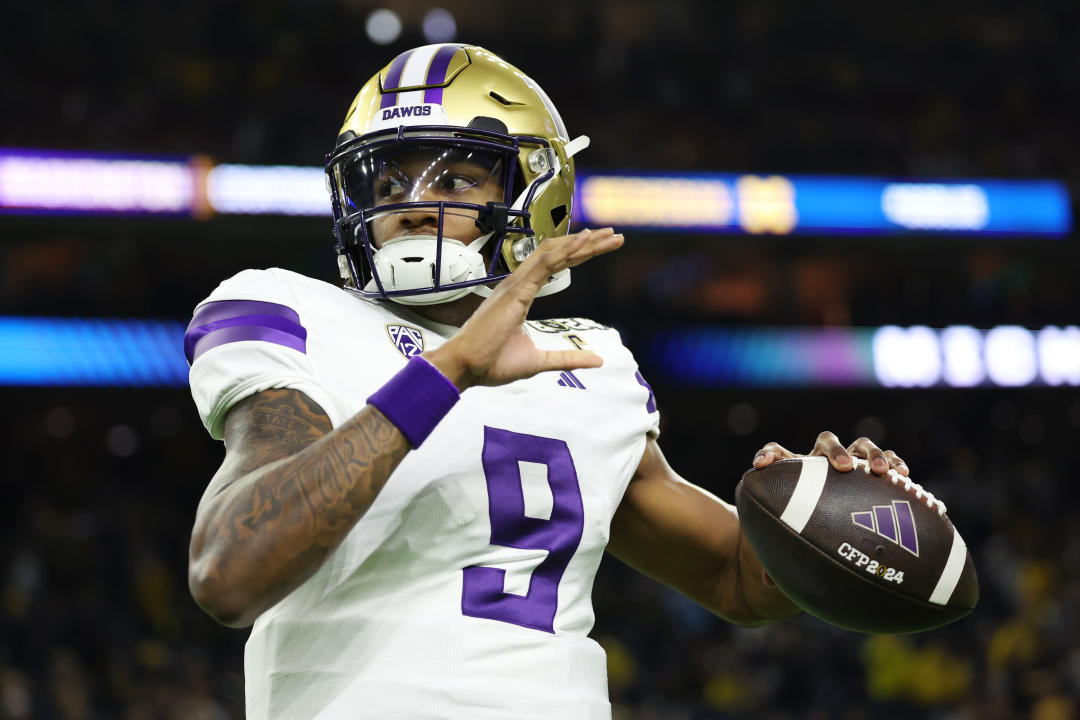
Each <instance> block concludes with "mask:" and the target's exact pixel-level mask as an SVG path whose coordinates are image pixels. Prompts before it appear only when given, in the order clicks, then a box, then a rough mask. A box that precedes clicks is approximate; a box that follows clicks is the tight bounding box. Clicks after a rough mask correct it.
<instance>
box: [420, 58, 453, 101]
mask: <svg viewBox="0 0 1080 720" xmlns="http://www.w3.org/2000/svg"><path fill="white" fill-rule="evenodd" d="M460 48H461V46H460V45H443V46H442V47H441V48H439V50H438V52H436V53H435V57H433V58H432V59H431V66H430V67H429V68H428V72H427V78H426V79H425V80H424V84H425V85H442V84H443V83H444V82H446V69H447V68H448V67H450V61H451V60H452V59H453V57H454V55H456V54H457V51H458V50H459V49H460ZM442 91H443V89H442V88H441V87H436V88H428V89H427V90H425V91H424V102H426V103H436V104H438V105H441V104H442Z"/></svg>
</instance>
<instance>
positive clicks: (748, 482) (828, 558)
mask: <svg viewBox="0 0 1080 720" xmlns="http://www.w3.org/2000/svg"><path fill="white" fill-rule="evenodd" d="M735 504H736V506H737V507H738V509H739V522H740V523H741V524H742V527H743V531H744V532H745V533H746V537H747V538H749V540H750V544H751V545H753V547H754V550H755V551H756V552H757V554H758V557H759V558H760V559H761V562H762V564H764V566H765V569H766V571H767V572H768V573H769V575H770V576H771V577H772V579H773V580H774V581H775V582H776V584H777V585H778V586H779V587H780V589H781V590H783V591H784V593H785V594H786V595H787V596H788V597H790V598H791V599H792V600H793V601H794V602H795V603H797V604H798V605H799V606H800V607H801V608H802V609H803V610H805V611H807V612H809V613H811V614H812V615H815V616H817V617H819V618H821V619H822V620H825V621H826V622H829V623H832V624H833V625H838V626H840V627H844V628H848V629H851V630H857V631H859V632H866V633H908V632H918V631H920V630H929V629H931V628H935V627H940V626H941V625H945V624H947V623H951V622H953V621H954V620H958V619H960V618H962V617H964V616H965V615H967V614H968V613H970V612H971V611H972V609H973V608H974V607H975V603H976V602H977V601H978V599H979V581H978V578H977V577H976V575H975V564H974V562H973V561H972V559H971V553H970V552H968V549H967V545H966V544H965V543H964V541H963V539H962V538H961V537H960V533H958V532H957V531H956V528H955V527H953V524H952V522H951V521H950V520H949V518H948V516H947V515H946V514H945V505H944V504H943V503H942V502H941V501H940V500H936V499H934V497H933V495H931V494H929V493H927V492H926V491H925V490H924V489H923V488H922V487H920V486H919V485H917V484H915V483H914V482H912V481H911V480H910V479H908V478H905V477H904V476H903V475H900V474H899V473H897V472H895V471H890V472H889V474H888V475H887V476H881V475H875V474H873V473H872V472H870V470H869V465H868V464H867V462H866V461H865V460H861V459H856V460H855V468H854V469H853V470H851V471H850V472H840V471H839V470H836V469H835V468H833V467H832V466H831V465H830V464H829V461H828V460H827V459H826V458H824V457H804V458H795V459H791V460H779V461H777V462H774V463H773V464H772V465H769V466H768V467H765V468H762V469H760V470H749V471H747V473H746V474H745V475H743V477H742V481H741V482H740V483H739V485H738V487H736V488H735Z"/></svg>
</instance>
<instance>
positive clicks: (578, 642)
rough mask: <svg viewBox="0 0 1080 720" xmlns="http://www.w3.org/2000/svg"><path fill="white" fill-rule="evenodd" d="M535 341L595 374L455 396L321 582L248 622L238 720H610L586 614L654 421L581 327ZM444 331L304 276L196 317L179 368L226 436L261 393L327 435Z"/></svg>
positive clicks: (274, 279) (213, 430)
mask: <svg viewBox="0 0 1080 720" xmlns="http://www.w3.org/2000/svg"><path fill="white" fill-rule="evenodd" d="M526 330H527V332H528V333H529V335H530V337H531V338H532V340H533V341H534V342H535V343H536V345H537V346H538V347H541V348H559V349H567V348H572V347H575V346H577V347H583V348H584V349H588V350H592V351H593V352H596V353H598V354H599V355H600V356H601V357H603V359H604V365H603V367H600V368H592V369H587V370H575V371H573V372H547V373H542V374H540V375H536V376H535V377H532V378H529V379H527V380H520V381H518V382H514V383H511V384H509V385H504V386H501V387H476V388H470V389H469V390H466V391H465V392H464V393H462V396H461V400H460V401H459V402H458V404H457V405H456V406H454V408H453V409H452V410H451V411H450V413H449V414H448V415H447V416H446V417H445V418H443V420H442V421H441V422H440V423H439V425H438V426H437V427H436V428H435V431H434V432H433V433H432V434H431V435H430V436H429V437H428V439H427V440H426V441H425V442H424V444H423V445H422V446H421V447H420V448H418V449H416V450H413V451H412V452H410V453H408V454H407V455H406V456H405V459H404V460H403V461H402V463H401V465H400V466H399V467H398V468H397V469H396V470H395V471H394V473H393V475H391V477H390V479H389V480H388V482H387V483H386V485H385V487H384V488H383V490H382V492H380V494H379V495H378V497H377V498H376V499H375V502H374V504H373V505H372V506H371V508H370V509H369V510H368V512H367V513H366V514H365V515H364V516H363V517H362V518H361V519H360V520H359V522H357V524H356V526H355V527H354V528H353V529H352V531H351V532H350V533H349V535H348V536H347V537H346V539H345V541H344V542H343V543H342V545H341V546H340V547H339V548H337V550H335V551H334V552H333V553H332V554H331V555H330V556H329V557H328V558H327V560H326V562H325V563H324V564H323V566H322V567H321V568H320V569H319V570H318V571H317V572H316V573H315V574H314V575H313V576H312V577H311V578H310V579H308V580H307V582H305V583H304V584H303V585H301V586H300V587H299V588H297V589H296V590H295V591H294V592H292V593H291V594H290V595H289V596H287V597H286V598H285V599H284V600H282V601H281V602H279V603H278V604H277V605H275V606H274V607H272V608H270V609H269V610H267V611H266V612H265V613H263V614H262V615H261V616H260V617H259V618H258V619H257V620H256V621H255V625H254V627H253V628H252V631H251V636H250V638H249V640H248V642H247V647H246V651H245V662H244V666H245V667H244V670H245V678H246V696H247V716H248V718H250V719H251V720H259V719H262V718H322V719H330V718H335V719H336V718H369V719H371V720H383V719H385V720H389V719H391V718H393V719H395V720H397V719H400V718H448V719H449V718H454V719H461V720H466V719H467V720H489V719H490V720H507V719H508V718H515V719H516V720H532V719H534V718H535V719H539V718H545V719H546V718H559V719H560V720H573V719H579V718H580V719H586V718H587V719H589V720H594V719H596V718H605V719H607V718H610V716H611V710H610V705H609V703H608V694H607V673H606V660H605V656H604V652H603V650H602V649H601V648H600V646H599V645H597V644H596V643H595V642H594V641H593V640H591V639H590V638H589V637H588V633H589V631H590V629H591V628H592V625H593V610H592V602H591V597H590V596H591V593H592V584H593V578H594V576H595V574H596V570H597V567H598V566H599V564H600V560H601V558H602V556H603V552H604V547H605V545H606V544H607V540H608V532H609V528H610V523H611V518H612V515H613V514H614V512H615V508H616V507H617V506H618V504H619V502H620V500H621V499H622V496H623V492H624V491H625V489H626V486H627V483H628V482H629V481H630V478H631V476H632V475H633V473H634V470H635V469H636V467H637V465H638V463H639V462H640V460H641V456H642V453H643V452H644V448H645V442H646V435H647V434H650V433H651V434H653V435H655V434H657V433H658V422H659V415H658V413H657V412H656V404H655V401H654V399H653V396H652V392H651V390H650V389H649V387H648V385H647V384H646V383H645V381H644V379H643V378H642V377H641V375H640V373H638V369H637V365H636V363H635V362H634V359H633V357H632V355H631V354H630V352H629V351H628V350H627V349H626V348H625V347H624V346H623V345H622V342H621V340H620V339H619V335H618V333H617V332H616V331H615V330H612V329H610V328H606V327H604V326H602V325H599V324H597V323H594V322H591V321H588V320H581V319H573V320H545V321H529V322H528V323H526ZM454 331H455V328H451V327H447V326H441V325H438V324H435V323H432V322H430V321H428V320H425V319H423V318H421V317H420V316H418V315H416V314H414V313H413V312H411V311H409V310H408V309H406V308H404V307H402V306H399V305H394V304H392V303H379V302H372V301H367V300H364V299H361V298H358V297H356V296H354V295H352V294H350V293H348V292H346V291H344V290H342V289H340V288H337V287H335V286H333V285H330V284H327V283H324V282H321V281H317V280H313V279H311V278H307V277H304V276H302V275H297V274H296V273H292V272H288V271H285V270H279V269H271V270H247V271H244V272H242V273H240V274H239V275H236V276H235V277H233V278H231V279H229V280H227V281H225V282H224V283H222V284H221V285H220V286H219V287H218V288H217V289H216V290H215V291H214V292H213V293H212V294H211V295H210V297H209V298H207V299H206V300H205V301H204V302H203V303H201V304H200V305H199V306H198V308H196V311H195V317H194V319H193V320H192V324H191V325H190V326H189V328H188V336H187V338H186V342H185V350H186V351H187V353H188V359H189V361H190V362H192V366H191V378H190V380H191V390H192V394H193V395H194V398H195V403H196V405H197V406H198V409H199V414H200V415H201V417H202V419H203V422H204V423H205V425H206V427H207V429H208V430H209V431H210V434H211V435H212V436H213V437H215V438H219V439H220V438H221V437H222V426H223V421H224V417H225V414H226V413H227V412H228V410H229V409H230V408H231V407H232V406H233V405H234V404H235V403H237V402H238V401H239V400H241V399H243V398H245V397H248V396H250V395H251V394H253V393H256V392H259V391H262V390H267V389H270V388H295V389H297V390H300V391H302V392H303V393H305V394H306V395H308V396H309V397H310V398H311V399H312V400H314V401H315V402H317V403H318V404H319V405H320V406H322V408H323V410H324V411H325V412H326V414H327V415H328V416H329V417H330V420H331V421H332V422H333V423H334V425H335V426H337V425H339V424H341V423H342V422H344V421H345V420H346V419H348V418H349V417H351V416H352V415H353V414H355V413H356V412H358V411H359V410H361V409H362V408H363V407H364V406H365V401H366V398H367V397H368V396H369V395H371V394H372V393H373V392H374V391H375V390H377V389H378V388H379V387H380V386H382V385H383V384H384V383H385V382H386V381H387V380H388V379H389V378H390V377H391V376H392V375H394V373H396V372H397V371H398V370H400V369H401V368H402V367H403V366H404V365H405V363H406V361H407V358H408V357H411V356H412V355H414V354H417V353H419V352H421V351H423V350H428V349H431V348H434V347H437V346H438V345H440V344H441V343H442V342H444V341H445V340H446V338H448V337H449V336H450V335H451V334H452V333H453V332H454Z"/></svg>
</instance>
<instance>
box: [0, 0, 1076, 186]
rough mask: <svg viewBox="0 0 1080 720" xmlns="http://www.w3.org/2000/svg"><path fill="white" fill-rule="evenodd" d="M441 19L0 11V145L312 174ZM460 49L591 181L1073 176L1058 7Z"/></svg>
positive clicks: (516, 33) (616, 2)
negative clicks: (354, 102) (503, 78)
mask: <svg viewBox="0 0 1080 720" xmlns="http://www.w3.org/2000/svg"><path fill="white" fill-rule="evenodd" d="M434 6H435V4H434V3H428V2H419V1H418V0H409V1H408V2H399V3H393V8H394V10H395V11H397V12H398V14H399V15H400V16H401V18H402V21H403V24H404V27H403V31H402V34H401V37H400V38H399V39H398V40H397V41H396V42H395V43H393V44H392V45H390V46H378V45H374V44H373V43H371V42H370V41H369V40H367V39H366V37H365V35H364V27H365V20H366V18H367V16H368V15H369V13H370V12H371V11H372V10H373V9H375V8H376V7H378V4H377V3H374V2H370V1H366V0H317V1H316V2H291V1H286V0H283V1H281V2H273V3H268V2H261V1H260V0H243V1H241V2H235V3H228V4H226V5H222V4H221V3H215V2H209V1H208V0H196V1H194V2H188V3H185V4H184V7H183V12H180V11H179V9H178V8H177V6H175V5H173V4H170V3H155V2H135V1H133V0H88V2H85V3H79V4H78V5H77V6H72V7H69V8H65V9H64V10H62V11H61V10H60V9H59V7H57V8H55V9H54V8H49V9H46V8H44V7H42V6H39V5H37V4H34V3H23V4H15V5H11V6H10V7H7V8H5V22H4V23H3V24H4V26H5V28H6V30H5V31H0V32H6V33H8V37H6V38H4V39H5V40H6V42H3V43H0V66H2V67H6V68H9V69H10V71H9V72H8V73H6V74H5V83H6V88H7V92H6V95H7V98H8V107H7V109H6V111H5V112H4V113H3V114H0V136H2V137H3V138H4V141H5V142H6V143H8V144H14V145H23V146H30V147H56V148H67V149H79V148H85V149H93V150H118V151H143V152H150V153H174V154H179V155H189V154H194V153H207V154H210V155H212V156H214V157H216V158H217V159H218V160H220V161H225V162H280V163H296V164H305V165H309V164H317V163H319V162H320V161H321V158H322V156H323V154H324V153H325V152H326V151H327V150H328V149H329V144H330V143H331V142H332V141H333V138H334V137H336V135H337V128H338V127H339V125H340V122H341V119H342V118H343V117H344V113H345V110H346V108H347V107H348V105H349V102H350V101H351V99H352V97H353V95H354V94H355V93H356V91H357V90H358V89H359V88H360V86H361V85H362V84H363V83H364V82H365V81H366V80H367V79H368V78H369V77H370V76H371V75H372V74H373V73H374V72H375V71H376V70H377V69H378V68H380V67H382V66H383V65H384V64H386V63H388V62H389V61H390V59H391V58H392V57H393V56H394V55H395V54H396V53H397V52H400V51H401V50H404V49H406V48H408V47H411V46H415V45H421V44H424V43H425V40H424V37H423V36H422V35H421V32H420V26H421V18H422V16H423V14H424V13H425V12H426V11H427V10H429V9H430V8H431V7H434ZM448 7H449V8H450V10H451V11H452V12H453V14H454V17H455V19H456V25H457V28H458V32H457V39H458V40H459V41H463V42H470V43H475V44H479V45H483V46H485V47H488V48H490V49H492V50H494V51H496V52H498V53H500V54H502V55H504V56H505V57H506V58H507V59H508V60H510V61H511V62H513V63H515V64H517V65H519V66H520V67H522V68H523V69H524V70H525V71H526V72H527V73H529V74H530V75H532V76H533V77H534V78H535V79H536V80H537V81H538V82H540V84H541V85H542V86H543V87H544V88H545V89H546V90H547V91H548V93H549V94H550V95H551V96H552V98H553V99H554V100H555V102H556V104H557V106H558V107H559V108H560V109H561V111H562V113H563V115H564V118H565V120H566V121H567V125H568V127H570V129H571V131H572V132H575V133H587V134H589V135H591V136H592V138H593V145H592V148H591V149H590V151H589V153H588V155H584V156H582V158H583V161H584V162H585V163H587V164H588V165H590V166H594V167H642V168H656V167H670V168H695V169H706V170H717V169H727V170H732V171H741V172H767V171H775V172H819V173H820V172H841V173H847V172H853V173H866V172H871V173H878V174H886V175H891V176H904V175H910V176H945V175H960V176H965V175H966V176H972V175H976V176H977V175H991V176H997V175H1004V176H1030V175H1036V176H1056V177H1062V176H1066V175H1072V174H1074V173H1075V172H1076V168H1077V167H1080V163H1078V162H1077V161H1078V159H1080V158H1078V156H1077V148H1076V144H1075V142H1074V141H1073V129H1074V128H1075V127H1076V125H1077V120H1078V119H1080V118H1078V116H1077V110H1076V107H1075V106H1074V105H1073V104H1071V103H1068V102H1065V101H1064V100H1063V97H1064V96H1066V95H1068V94H1069V93H1076V92H1077V90H1078V89H1080V87H1078V85H1080V80H1078V78H1080V72H1078V70H1080V50H1078V47H1077V44H1076V43H1075V42H1072V35H1071V30H1069V28H1070V27H1073V26H1074V25H1075V23H1076V21H1077V14H1078V13H1077V7H1076V6H1075V4H1073V3H1068V2H1064V1H1063V0H1034V1H1033V2H1027V3H1020V4H1018V3H1006V2H1001V1H1000V0H998V1H996V2H991V3H980V4H979V6H978V7H977V8H974V7H973V8H968V9H964V8H959V7H954V6H950V5H947V4H941V3H938V4H935V5H931V4H921V5H919V4H917V5H905V6H903V7H895V8H894V7H888V6H882V5H866V4H856V3H844V4H842V5H840V6H832V7H830V8H828V9H827V10H825V9H822V8H821V7H819V6H817V5H813V4H806V3H796V2H793V1H791V0H763V1H761V2H754V3H712V2H704V1H702V0H666V1H665V2H656V1H654V0H595V1H593V2H578V1H577V0H551V1H550V2H545V3H544V5H543V7H542V8H537V9H535V10H530V11H528V12H523V11H522V9H521V8H519V7H518V6H516V5H514V4H513V3H501V4H494V5H493V4H491V3H487V2H482V1H481V0H458V1H457V2H454V3H451V4H448Z"/></svg>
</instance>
